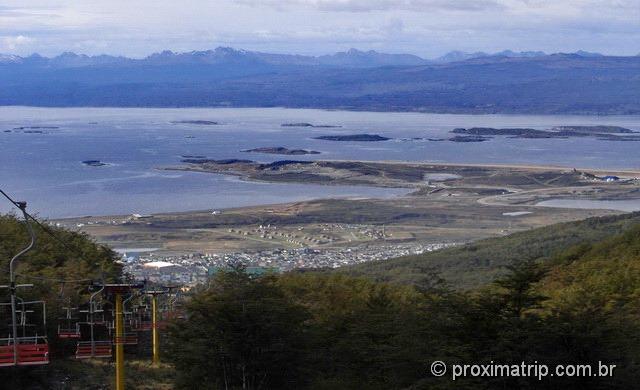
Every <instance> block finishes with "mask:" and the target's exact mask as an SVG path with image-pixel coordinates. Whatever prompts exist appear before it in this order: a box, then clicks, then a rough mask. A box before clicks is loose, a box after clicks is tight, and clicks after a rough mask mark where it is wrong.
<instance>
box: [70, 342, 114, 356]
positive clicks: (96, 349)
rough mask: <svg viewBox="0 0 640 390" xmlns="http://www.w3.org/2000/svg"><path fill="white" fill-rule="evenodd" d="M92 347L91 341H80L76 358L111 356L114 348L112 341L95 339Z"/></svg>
mask: <svg viewBox="0 0 640 390" xmlns="http://www.w3.org/2000/svg"><path fill="white" fill-rule="evenodd" d="M91 349H92V348H91V341H78V344H77V346H76V359H91V358H110V357H111V355H112V349H113V348H112V346H111V342H110V341H95V342H94V344H93V351H92V350H91Z"/></svg>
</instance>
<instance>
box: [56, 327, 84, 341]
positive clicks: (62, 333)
mask: <svg viewBox="0 0 640 390" xmlns="http://www.w3.org/2000/svg"><path fill="white" fill-rule="evenodd" d="M58 338H59V339H79V338H80V332H79V331H76V330H75V329H58Z"/></svg>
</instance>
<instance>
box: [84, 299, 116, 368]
mask: <svg viewBox="0 0 640 390" xmlns="http://www.w3.org/2000/svg"><path fill="white" fill-rule="evenodd" d="M102 290H104V287H102V288H101V289H100V290H98V291H96V292H95V293H93V294H92V295H91V298H90V299H89V304H88V308H87V310H81V311H80V312H81V313H85V314H86V321H84V322H81V323H80V324H79V325H80V340H78V342H77V344H76V355H75V356H76V359H91V358H110V357H111V355H112V353H113V347H112V343H111V337H110V336H109V329H108V326H107V323H106V322H105V320H104V310H102V307H101V306H100V305H98V304H97V303H96V302H95V300H94V299H95V297H96V296H97V295H98V294H100V293H101V292H102Z"/></svg>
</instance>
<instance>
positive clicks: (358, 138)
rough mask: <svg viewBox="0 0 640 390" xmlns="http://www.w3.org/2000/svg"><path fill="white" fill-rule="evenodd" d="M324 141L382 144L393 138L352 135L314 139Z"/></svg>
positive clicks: (324, 136)
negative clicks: (381, 142)
mask: <svg viewBox="0 0 640 390" xmlns="http://www.w3.org/2000/svg"><path fill="white" fill-rule="evenodd" d="M314 139H319V140H323V141H345V142H346V141H357V142H380V141H388V140H390V139H391V138H387V137H383V136H381V135H377V134H350V135H322V136H320V137H314Z"/></svg>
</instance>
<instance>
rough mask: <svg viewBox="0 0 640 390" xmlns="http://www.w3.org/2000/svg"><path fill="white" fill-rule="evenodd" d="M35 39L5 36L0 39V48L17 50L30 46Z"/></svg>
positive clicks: (21, 36) (22, 36)
mask: <svg viewBox="0 0 640 390" xmlns="http://www.w3.org/2000/svg"><path fill="white" fill-rule="evenodd" d="M34 41H35V39H33V38H29V37H26V36H24V35H16V36H3V37H0V47H2V48H3V49H4V50H10V51H13V50H16V49H17V48H18V47H19V46H24V45H30V44H31V43H33V42H34Z"/></svg>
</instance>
